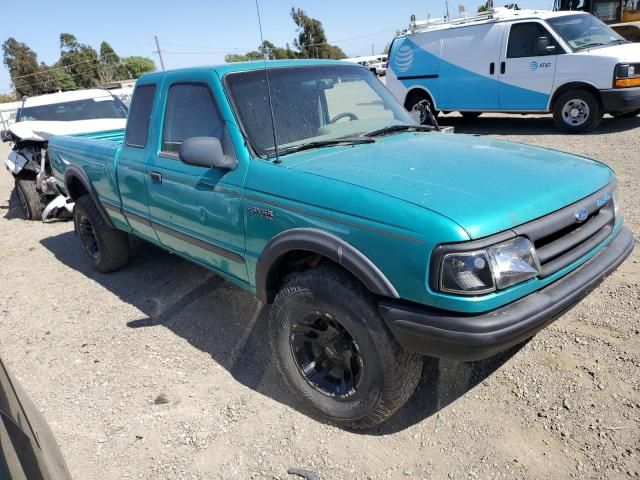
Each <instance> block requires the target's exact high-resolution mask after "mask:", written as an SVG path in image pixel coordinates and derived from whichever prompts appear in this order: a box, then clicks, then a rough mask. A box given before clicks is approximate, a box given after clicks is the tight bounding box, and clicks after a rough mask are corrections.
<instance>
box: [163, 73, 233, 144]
mask: <svg viewBox="0 0 640 480" xmlns="http://www.w3.org/2000/svg"><path fill="white" fill-rule="evenodd" d="M191 137H216V138H218V139H219V140H220V141H221V142H222V141H223V139H224V123H223V121H222V117H221V116H220V113H218V107H217V105H216V102H215V100H214V98H213V94H212V93H211V90H210V89H209V87H208V86H207V85H205V84H203V83H176V84H174V85H172V86H171V88H170V89H169V94H168V95H167V106H166V108H165V113H164V126H163V128H162V148H161V150H162V152H164V153H170V154H176V153H178V149H179V148H180V145H181V144H182V142H183V141H185V140H186V139H187V138H191Z"/></svg>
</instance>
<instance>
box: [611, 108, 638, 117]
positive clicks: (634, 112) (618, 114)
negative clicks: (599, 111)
mask: <svg viewBox="0 0 640 480" xmlns="http://www.w3.org/2000/svg"><path fill="white" fill-rule="evenodd" d="M610 115H611V116H612V117H613V118H635V117H637V116H638V115H640V109H638V110H632V111H630V112H612V113H611V114H610Z"/></svg>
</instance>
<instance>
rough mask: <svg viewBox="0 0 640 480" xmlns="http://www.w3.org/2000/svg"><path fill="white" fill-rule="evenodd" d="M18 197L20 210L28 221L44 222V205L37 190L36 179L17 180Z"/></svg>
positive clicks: (18, 178) (17, 178)
mask: <svg viewBox="0 0 640 480" xmlns="http://www.w3.org/2000/svg"><path fill="white" fill-rule="evenodd" d="M15 187H16V195H17V196H18V203H19V204H20V209H21V210H22V213H23V214H24V217H25V218H26V219H27V220H42V210H44V204H43V202H42V195H41V194H40V192H38V189H37V188H36V180H35V178H20V177H16V178H15Z"/></svg>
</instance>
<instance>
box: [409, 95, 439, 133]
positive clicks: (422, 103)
mask: <svg viewBox="0 0 640 480" xmlns="http://www.w3.org/2000/svg"><path fill="white" fill-rule="evenodd" d="M404 108H405V109H406V110H407V112H412V111H414V110H418V111H422V110H423V109H424V108H428V109H429V110H431V113H433V116H434V117H437V116H438V114H439V113H440V112H438V111H437V110H434V108H433V102H432V100H431V99H430V98H429V95H427V94H426V93H425V92H423V91H421V90H418V91H414V92H412V93H411V94H409V96H408V97H407V100H406V101H405V102H404ZM428 121H429V117H428V116H427V115H426V114H424V115H423V114H421V115H420V124H421V125H427V124H428Z"/></svg>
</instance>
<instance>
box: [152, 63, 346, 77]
mask: <svg viewBox="0 0 640 480" xmlns="http://www.w3.org/2000/svg"><path fill="white" fill-rule="evenodd" d="M266 63H267V68H270V69H271V68H284V67H302V66H314V65H342V66H344V64H345V62H342V61H340V60H313V59H305V60H267V62H266ZM264 64H265V62H263V61H262V60H254V61H251V62H234V63H223V64H220V65H210V66H203V67H189V68H179V69H175V70H163V71H159V72H152V73H147V74H145V75H143V76H142V77H140V79H144V80H145V81H152V80H154V79H155V80H159V79H161V78H162V77H163V76H164V75H166V74H168V73H173V72H181V73H198V72H200V73H201V72H205V71H211V70H213V71H215V72H217V73H218V75H220V76H221V77H222V76H223V75H226V74H228V73H235V72H246V71H250V70H262V69H264Z"/></svg>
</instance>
